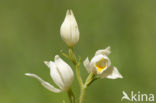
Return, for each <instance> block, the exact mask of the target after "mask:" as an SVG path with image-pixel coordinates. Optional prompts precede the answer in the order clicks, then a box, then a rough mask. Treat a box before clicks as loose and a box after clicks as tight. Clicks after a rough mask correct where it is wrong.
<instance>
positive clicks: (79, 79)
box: [69, 48, 83, 88]
mask: <svg viewBox="0 0 156 103" xmlns="http://www.w3.org/2000/svg"><path fill="white" fill-rule="evenodd" d="M69 57H70V58H71V59H70V60H71V61H72V62H73V64H74V65H75V66H76V77H77V80H78V82H79V85H80V88H82V87H83V81H82V78H81V75H80V68H79V66H80V61H79V62H77V58H76V56H75V54H74V51H73V48H70V49H69Z"/></svg>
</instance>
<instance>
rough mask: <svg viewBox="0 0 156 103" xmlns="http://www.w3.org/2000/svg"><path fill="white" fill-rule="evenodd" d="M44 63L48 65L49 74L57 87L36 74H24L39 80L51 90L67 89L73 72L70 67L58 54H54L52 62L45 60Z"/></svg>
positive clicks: (57, 91) (70, 83) (56, 91)
mask: <svg viewBox="0 0 156 103" xmlns="http://www.w3.org/2000/svg"><path fill="white" fill-rule="evenodd" d="M44 63H45V64H46V65H47V66H48V67H49V69H50V76H51V78H52V79H53V81H54V83H55V84H56V85H57V86H58V87H59V89H58V88H56V87H54V86H53V85H51V84H50V83H48V82H46V81H44V80H43V79H42V78H40V77H39V76H38V75H36V74H32V73H26V74H25V75H26V76H29V77H33V78H36V79H37V80H39V81H40V82H41V84H42V85H43V86H44V87H45V88H47V89H48V90H50V91H52V92H55V93H59V92H63V91H67V90H68V89H69V88H70V87H71V85H72V82H73V79H74V73H73V71H72V69H71V67H70V66H69V65H68V64H67V63H66V62H65V61H63V60H62V59H61V58H60V57H59V56H58V55H56V56H55V60H54V62H53V61H49V62H47V61H45V62H44Z"/></svg>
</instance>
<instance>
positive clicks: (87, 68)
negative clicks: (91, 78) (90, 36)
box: [83, 57, 91, 73]
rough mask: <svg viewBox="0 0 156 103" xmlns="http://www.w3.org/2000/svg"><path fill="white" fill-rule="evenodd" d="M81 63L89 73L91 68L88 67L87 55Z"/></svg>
mask: <svg viewBox="0 0 156 103" xmlns="http://www.w3.org/2000/svg"><path fill="white" fill-rule="evenodd" d="M83 65H84V66H85V68H86V70H87V71H88V73H90V72H91V68H90V63H89V59H88V57H87V58H86V59H85V60H84V61H83Z"/></svg>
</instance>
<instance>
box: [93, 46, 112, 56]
mask: <svg viewBox="0 0 156 103" xmlns="http://www.w3.org/2000/svg"><path fill="white" fill-rule="evenodd" d="M110 49H111V48H110V46H108V47H107V48H106V49H103V50H97V51H96V53H95V55H99V54H102V55H109V54H110V53H111V50H110Z"/></svg>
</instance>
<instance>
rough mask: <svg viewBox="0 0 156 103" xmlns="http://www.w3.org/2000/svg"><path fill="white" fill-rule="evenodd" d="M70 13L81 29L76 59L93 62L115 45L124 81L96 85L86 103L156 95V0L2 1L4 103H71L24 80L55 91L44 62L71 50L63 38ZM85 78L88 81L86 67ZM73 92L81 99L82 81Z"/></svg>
mask: <svg viewBox="0 0 156 103" xmlns="http://www.w3.org/2000/svg"><path fill="white" fill-rule="evenodd" d="M67 9H72V10H73V12H74V14H75V17H76V19H77V22H78V25H79V30H80V40H79V43H78V45H76V47H75V51H76V53H77V54H78V55H81V56H82V59H83V60H84V59H85V58H86V57H87V56H88V57H89V58H90V59H91V57H92V56H94V53H95V51H96V50H98V49H103V48H106V47H107V46H108V45H109V46H111V48H112V54H111V55H110V58H111V60H112V64H113V65H115V66H117V67H118V69H119V71H120V73H121V74H122V75H123V76H124V79H117V80H108V79H102V80H98V81H96V82H94V83H93V84H92V85H91V86H90V87H89V88H88V89H87V94H86V95H87V96H86V98H85V103H104V102H105V103H120V102H121V97H122V91H123V90H124V91H126V92H127V93H128V94H130V91H132V90H133V91H134V92H136V93H137V92H138V91H140V92H141V93H146V94H148V93H153V94H155V93H156V82H155V81H156V0H0V103H62V100H65V101H66V102H67V103H69V102H68V97H67V95H66V93H60V94H55V93H52V92H50V91H48V90H47V89H45V88H43V87H42V86H41V85H40V83H39V82H38V81H36V80H35V79H32V78H28V77H26V76H24V73H26V72H31V73H36V74H38V75H39V76H41V77H42V78H43V79H44V80H46V81H49V82H50V83H51V84H53V85H54V83H53V82H52V80H51V78H50V75H49V69H48V68H47V67H46V66H45V65H44V64H43V61H44V60H53V58H54V56H55V55H56V54H60V52H59V51H60V50H61V49H62V50H64V51H66V50H67V47H66V45H65V44H64V42H63V41H62V40H61V38H60V33H59V29H60V25H61V23H62V22H63V20H64V17H65V13H66V10H67ZM64 60H65V61H67V59H64ZM70 64H71V63H70ZM71 66H72V68H73V70H75V68H74V66H73V65H71ZM81 74H82V76H83V79H85V77H86V76H87V72H86V70H85V69H84V67H83V65H81ZM73 89H74V92H75V93H76V96H77V97H78V93H79V86H78V83H77V81H76V78H75V81H74V83H73Z"/></svg>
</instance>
